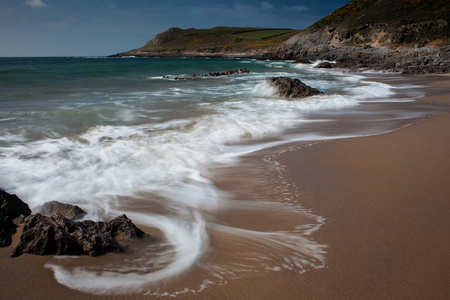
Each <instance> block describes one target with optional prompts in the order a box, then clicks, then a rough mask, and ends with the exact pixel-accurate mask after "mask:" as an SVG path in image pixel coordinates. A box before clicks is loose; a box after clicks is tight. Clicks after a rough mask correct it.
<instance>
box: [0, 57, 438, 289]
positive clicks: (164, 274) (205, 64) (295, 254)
mask: <svg viewBox="0 0 450 300" xmlns="http://www.w3.org/2000/svg"><path fill="white" fill-rule="evenodd" d="M317 63H319V62H314V63H312V64H300V63H296V62H293V61H259V60H250V59H218V58H217V59H207V58H133V57H127V58H108V57H57V58H50V57H46V58H0V107H1V109H0V187H1V188H2V189H4V190H6V191H7V192H9V193H14V194H17V195H18V196H19V197H20V198H21V199H22V200H23V201H25V202H26V203H27V204H28V205H29V206H30V208H31V209H32V210H34V211H36V210H38V209H39V206H40V205H42V204H43V203H45V202H47V201H51V200H56V201H60V202H63V203H70V204H73V205H78V206H80V207H81V208H83V209H84V210H85V211H87V212H88V214H87V215H86V217H85V219H91V220H95V221H105V220H110V219H112V218H114V217H116V216H119V215H122V214H126V215H127V216H128V217H129V218H130V219H132V220H133V222H134V223H135V224H136V225H137V226H138V227H140V228H142V229H143V230H144V231H145V232H147V233H148V234H149V235H151V236H152V238H147V239H143V240H139V241H133V242H130V244H129V245H128V246H127V248H126V249H127V251H126V253H122V254H115V253H113V254H107V255H105V256H102V257H95V258H92V257H77V256H54V257H49V258H48V260H49V261H48V263H47V264H46V265H45V268H48V269H51V270H53V272H54V276H55V278H56V280H57V281H58V282H59V283H60V284H63V285H65V286H67V287H70V288H72V289H76V290H80V291H84V292H87V293H93V294H122V293H126V294H130V293H132V294H133V293H137V294H147V295H155V296H160V297H164V296H167V297H170V296H177V295H180V294H186V293H199V292H202V291H203V290H205V289H208V288H211V287H212V286H215V285H225V284H227V282H229V281H231V280H239V279H240V278H242V277H248V276H253V275H255V274H258V273H259V272H280V271H282V270H289V271H290V272H298V273H299V274H302V273H304V272H307V271H308V270H311V269H315V268H321V267H324V266H326V256H327V255H326V253H327V247H328V246H327V245H326V244H319V243H317V242H315V241H314V239H313V238H312V235H314V232H316V231H317V230H320V228H321V226H322V225H323V224H324V223H326V219H325V218H323V217H322V216H319V215H316V214H315V213H314V212H313V211H311V210H310V209H309V208H305V207H303V206H302V203H301V197H302V191H301V190H299V189H298V188H297V187H295V186H294V185H293V184H292V183H291V182H290V181H289V178H286V176H285V174H284V171H285V169H286V168H288V167H289V166H283V165H281V164H280V163H279V162H278V161H277V159H276V157H277V156H278V155H281V154H282V153H283V152H286V151H292V150H299V149H301V147H310V146H312V145H314V144H316V143H323V142H327V141H329V140H333V139H343V138H354V137H359V136H370V135H376V134H383V133H386V132H390V131H393V130H397V129H399V128H402V127H405V126H408V125H411V124H414V123H417V122H420V121H422V120H425V119H427V118H429V117H431V116H433V115H436V114H439V113H440V109H439V107H436V106H435V105H432V104H427V103H424V102H420V101H416V99H420V97H422V96H423V95H425V92H426V90H427V87H426V86H423V85H420V84H412V83H411V82H410V81H407V80H404V79H403V78H402V77H401V76H400V75H398V74H382V75H380V74H378V73H359V74H354V73H353V74H350V73H345V72H342V71H338V70H333V69H317V68H315V66H316V65H317ZM239 68H246V69H248V70H249V71H250V73H247V74H240V75H231V76H219V77H197V78H192V79H186V80H175V77H177V76H188V75H190V74H203V73H207V72H221V71H226V70H230V69H239ZM274 76H288V77H292V78H298V79H300V80H301V81H302V82H304V83H306V84H307V85H309V86H312V87H314V88H317V89H319V90H321V91H323V92H324V93H325V94H324V95H317V96H312V97H307V98H304V99H296V100H292V99H283V98H280V97H278V96H277V94H276V91H275V90H274V88H273V87H272V86H270V85H269V84H268V83H267V81H266V79H267V78H269V77H274ZM381 79H383V80H381ZM394 83H395V84H394ZM299 153H300V154H301V152H299ZM300 154H299V155H300ZM330 226H332V224H331V225H330Z"/></svg>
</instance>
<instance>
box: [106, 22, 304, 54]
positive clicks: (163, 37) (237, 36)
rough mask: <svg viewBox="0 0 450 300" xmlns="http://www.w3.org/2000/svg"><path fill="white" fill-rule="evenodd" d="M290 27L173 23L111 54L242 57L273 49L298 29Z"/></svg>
mask: <svg viewBox="0 0 450 300" xmlns="http://www.w3.org/2000/svg"><path fill="white" fill-rule="evenodd" d="M298 32H299V31H298V30H292V29H273V28H252V27H214V28H210V29H196V28H188V29H181V28H178V27H172V28H169V29H167V30H166V31H164V32H161V33H159V34H157V35H156V36H155V37H154V38H153V39H151V40H150V41H148V42H147V43H146V44H145V45H144V46H143V47H141V48H138V49H134V50H131V51H128V52H124V53H118V54H116V55H113V56H118V57H121V56H136V57H154V56H158V57H179V56H184V57H203V56H206V57H215V56H216V57H243V56H251V55H261V54H262V53H268V52H272V51H275V50H276V49H277V48H278V47H279V45H280V44H282V43H283V42H285V41H286V40H288V39H289V38H290V37H292V36H294V35H295V34H296V33H298Z"/></svg>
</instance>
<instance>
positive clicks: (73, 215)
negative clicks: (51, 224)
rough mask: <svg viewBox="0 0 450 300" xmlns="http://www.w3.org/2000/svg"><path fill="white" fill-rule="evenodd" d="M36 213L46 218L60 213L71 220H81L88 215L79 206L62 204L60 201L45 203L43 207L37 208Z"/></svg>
mask: <svg viewBox="0 0 450 300" xmlns="http://www.w3.org/2000/svg"><path fill="white" fill-rule="evenodd" d="M35 212H36V213H40V214H43V215H44V216H50V215H51V214H53V213H56V212H59V213H60V214H62V215H63V216H64V217H66V218H68V219H71V220H78V219H81V218H83V217H84V216H85V215H86V214H87V213H86V212H85V211H84V210H83V209H81V208H80V207H79V206H76V205H71V204H67V203H61V202H58V201H49V202H45V203H44V204H43V205H41V206H39V207H37V208H36V209H35Z"/></svg>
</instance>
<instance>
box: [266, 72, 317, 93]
mask: <svg viewBox="0 0 450 300" xmlns="http://www.w3.org/2000/svg"><path fill="white" fill-rule="evenodd" d="M267 80H268V81H269V83H270V84H271V85H272V86H274V87H276V88H277V90H278V95H279V96H280V97H284V98H304V97H308V96H314V95H321V94H323V92H321V91H319V90H317V89H315V88H312V87H310V86H307V85H306V84H304V83H303V82H301V81H300V80H298V79H296V78H290V77H270V78H268V79H267Z"/></svg>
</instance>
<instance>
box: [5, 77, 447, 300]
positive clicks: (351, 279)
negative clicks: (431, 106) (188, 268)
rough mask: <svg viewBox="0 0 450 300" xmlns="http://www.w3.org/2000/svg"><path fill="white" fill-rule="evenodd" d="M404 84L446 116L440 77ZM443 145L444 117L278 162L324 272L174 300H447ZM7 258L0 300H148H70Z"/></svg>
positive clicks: (33, 267) (70, 294) (24, 264)
mask: <svg viewBox="0 0 450 300" xmlns="http://www.w3.org/2000/svg"><path fill="white" fill-rule="evenodd" d="M406 80H408V79H406ZM411 80H419V81H421V82H423V84H427V85H431V86H433V88H430V89H427V93H428V96H427V97H425V98H421V99H420V101H431V102H434V103H439V104H440V105H442V108H443V109H442V111H443V112H446V111H447V112H448V111H449V108H448V105H449V104H450V77H448V76H421V77H414V78H411ZM449 137H450V114H448V113H443V114H441V115H438V116H434V117H432V118H430V119H428V120H425V121H421V122H418V123H416V124H413V125H410V126H407V127H405V128H402V129H400V130H396V131H393V132H389V133H386V134H382V135H376V136H370V137H359V138H350V139H341V140H333V141H328V142H322V143H318V144H315V145H313V146H310V147H302V148H299V149H298V150H295V151H290V152H287V153H285V154H283V155H281V156H279V157H278V160H279V162H280V163H282V164H283V165H284V166H286V180H288V181H290V182H292V183H293V184H295V186H296V189H297V190H298V198H299V199H298V202H299V203H301V204H302V206H303V207H305V208H306V209H308V210H311V211H312V212H314V213H315V214H317V215H319V216H322V217H324V218H325V219H326V220H325V224H324V225H323V226H322V227H321V228H320V230H318V231H316V232H314V233H313V234H312V236H311V238H312V239H313V240H315V241H317V242H318V243H320V244H323V245H327V249H326V252H327V253H326V255H325V266H324V267H321V268H318V269H313V270H309V271H307V272H305V273H303V274H299V273H298V272H289V271H286V270H283V271H278V272H261V273H260V274H259V275H252V276H249V277H247V278H240V279H237V280H230V281H228V282H227V284H225V285H218V286H214V285H213V286H210V287H208V288H206V289H205V290H203V291H202V292H200V293H197V294H193V293H188V294H183V295H180V296H179V297H178V298H179V299H448V298H449V297H450V285H449V284H448V283H449V279H450V218H449V217H448V214H449V213H450V185H449V182H450V156H449V155H448V153H449V150H450V138H449ZM19 196H20V195H19ZM279 222H284V220H279ZM286 222H292V220H287V221H286ZM16 238H17V236H16ZM11 251H12V247H7V248H0V281H1V282H2V284H1V285H0V299H67V300H69V299H81V298H82V299H149V298H152V297H151V296H143V295H120V296H95V295H89V294H85V293H82V292H78V291H74V290H71V289H69V288H66V287H64V286H62V285H60V284H58V283H57V282H56V280H55V279H54V277H53V272H52V271H51V270H49V269H46V268H44V265H45V264H46V263H47V262H48V260H49V258H47V257H37V256H32V255H23V256H21V257H19V258H14V259H12V258H10V257H9V255H10V253H11Z"/></svg>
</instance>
